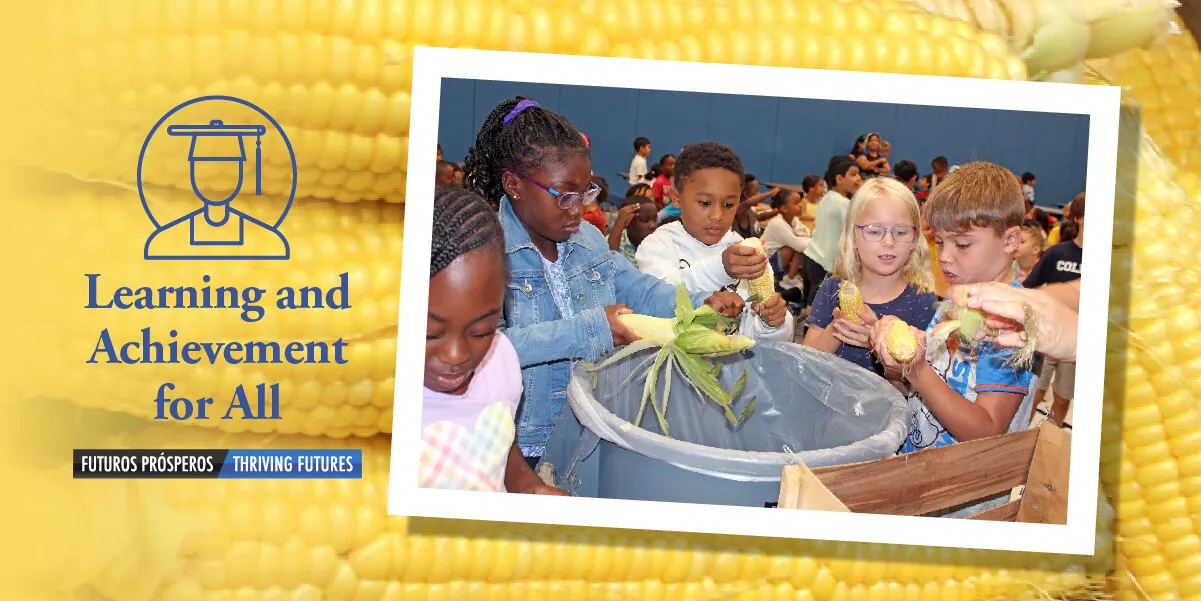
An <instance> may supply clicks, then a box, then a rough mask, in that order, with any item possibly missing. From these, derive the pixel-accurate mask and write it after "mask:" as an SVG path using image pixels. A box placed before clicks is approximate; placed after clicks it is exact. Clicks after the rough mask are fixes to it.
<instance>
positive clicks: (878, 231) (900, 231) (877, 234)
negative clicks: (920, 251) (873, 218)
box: [855, 224, 917, 244]
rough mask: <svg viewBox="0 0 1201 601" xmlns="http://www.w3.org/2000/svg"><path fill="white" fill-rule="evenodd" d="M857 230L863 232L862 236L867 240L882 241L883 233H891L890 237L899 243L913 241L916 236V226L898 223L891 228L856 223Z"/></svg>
mask: <svg viewBox="0 0 1201 601" xmlns="http://www.w3.org/2000/svg"><path fill="white" fill-rule="evenodd" d="M855 227H857V228H859V232H860V233H862V234H863V238H864V239H865V240H867V241H868V242H882V241H883V240H884V236H885V234H888V233H889V232H891V233H892V239H893V240H894V241H896V242H898V243H900V244H908V243H910V242H913V240H914V238H916V237H917V226H915V225H898V226H895V227H892V228H886V227H884V226H882V225H876V224H872V225H856V226H855Z"/></svg>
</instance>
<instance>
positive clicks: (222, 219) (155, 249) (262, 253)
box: [139, 97, 296, 260]
mask: <svg viewBox="0 0 1201 601" xmlns="http://www.w3.org/2000/svg"><path fill="white" fill-rule="evenodd" d="M210 99H220V100H230V101H233V102H237V103H239V104H242V105H245V106H249V107H251V108H253V109H255V110H256V111H258V112H259V113H261V114H262V115H263V116H264V117H266V118H267V119H268V120H269V121H271V123H272V124H273V125H275V128H276V129H277V130H278V133H279V134H280V135H281V136H283V131H282V130H280V129H279V125H278V124H277V123H276V122H275V121H274V120H273V119H271V118H270V116H268V115H267V114H266V113H263V112H262V110H261V109H258V107H254V106H253V105H251V104H249V103H247V102H245V101H242V100H238V99H236V98H228V97H212V98H209V97H206V98H198V99H196V100H193V101H190V102H187V103H184V104H183V105H180V106H179V107H176V109H174V110H173V111H171V113H168V114H167V115H166V116H165V117H163V118H162V120H160V121H159V123H158V124H157V125H156V126H155V128H154V130H152V131H151V133H150V136H149V137H147V145H149V142H150V139H151V138H152V137H153V136H154V133H155V131H157V129H158V127H159V126H161V125H162V124H163V122H164V121H166V119H167V118H168V117H170V116H171V114H172V113H174V112H176V111H178V110H179V109H181V108H183V107H184V106H187V105H189V104H192V103H194V102H198V101H201V100H210ZM267 129H268V128H267V127H265V126H263V125H256V124H237V123H225V122H224V121H222V120H220V119H212V120H209V121H208V123H199V124H179V125H170V126H168V127H167V135H168V136H172V137H186V138H191V140H190V142H189V144H188V154H187V157H186V160H187V161H188V163H189V173H188V177H189V179H190V182H191V186H192V191H193V192H194V193H195V194H196V196H197V197H198V201H199V202H198V204H199V207H198V208H197V209H196V210H195V211H192V212H190V213H188V214H187V215H184V216H183V217H181V218H179V219H175V220H174V221H171V222H170V223H166V224H163V225H161V226H158V222H157V221H155V220H154V216H153V215H149V213H150V209H149V207H148V206H147V213H148V215H149V216H150V218H151V221H153V222H155V225H156V226H158V228H157V229H156V230H155V232H154V233H153V234H151V235H150V237H149V238H148V239H147V240H146V247H145V258H146V259H152V260H153V259H157V260H178V259H287V258H288V257H289V255H290V250H289V247H288V241H287V240H286V239H285V238H284V236H283V235H282V234H281V233H280V232H279V231H278V229H277V226H278V225H279V224H278V223H277V224H275V225H270V224H267V223H264V222H262V221H260V220H258V219H256V218H255V217H252V216H251V215H248V214H246V213H245V212H243V211H241V210H238V208H237V207H236V206H234V205H236V204H237V197H238V194H239V193H240V192H242V187H243V183H244V180H245V178H246V174H245V168H246V167H247V165H246V162H247V158H248V154H249V152H248V151H249V149H248V148H247V146H248V145H249V144H250V143H251V138H253V144H254V151H253V152H254V195H255V196H262V195H263V174H262V163H263V143H262V139H263V136H265V135H267ZM284 142H285V144H286V145H287V146H288V152H289V153H291V152H292V149H291V144H289V143H287V138H286V137H284ZM145 152H146V150H145V148H143V153H145ZM184 158H185V157H179V160H183V159H184ZM291 158H292V167H293V174H292V175H293V187H294V186H295V177H296V172H295V168H296V167H295V166H296V162H295V156H294V155H293V156H292V157H291ZM172 160H175V159H172ZM213 163H224V164H232V165H233V166H234V167H235V168H236V170H237V178H238V179H237V183H236V184H235V185H234V187H233V192H232V193H230V194H228V196H225V197H224V198H209V197H208V195H206V193H205V192H204V191H202V189H201V186H200V185H199V184H203V183H204V182H197V180H196V169H197V166H200V165H204V164H213ZM140 170H141V164H140V162H139V192H141V172H140ZM181 183H182V182H181ZM293 192H294V190H293ZM223 195H224V193H223ZM143 202H145V195H144V193H143ZM288 205H289V207H290V205H291V199H290V198H289V203H288ZM285 215H286V209H285ZM282 220H283V216H281V217H280V221H281V222H282Z"/></svg>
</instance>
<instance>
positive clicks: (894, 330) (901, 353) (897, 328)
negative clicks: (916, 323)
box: [884, 319, 917, 363]
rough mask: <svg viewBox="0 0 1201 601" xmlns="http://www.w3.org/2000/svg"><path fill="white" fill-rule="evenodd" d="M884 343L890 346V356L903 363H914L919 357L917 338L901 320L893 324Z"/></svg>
mask: <svg viewBox="0 0 1201 601" xmlns="http://www.w3.org/2000/svg"><path fill="white" fill-rule="evenodd" d="M884 342H885V344H887V345H888V354H890V355H892V358H893V359H896V360H897V361H900V362H902V363H906V362H909V361H912V360H913V357H914V356H915V355H917V338H915V337H914V336H913V331H912V330H910V329H909V324H907V323H905V322H904V321H901V320H900V319H898V320H896V321H894V322H892V327H890V328H888V334H887V335H886V336H885V338H884Z"/></svg>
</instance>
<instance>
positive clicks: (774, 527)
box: [388, 47, 1120, 555]
mask: <svg viewBox="0 0 1201 601" xmlns="http://www.w3.org/2000/svg"><path fill="white" fill-rule="evenodd" d="M413 60H414V62H413V88H412V104H411V118H410V128H409V148H410V149H416V150H410V152H409V156H408V166H407V173H409V174H431V175H432V174H433V173H434V170H435V162H436V158H435V156H434V152H433V149H434V148H435V146H436V144H437V143H438V121H439V109H440V95H441V87H442V85H441V84H442V80H443V78H452V79H475V80H489V81H508V82H523V83H531V84H533V83H549V84H562V85H576V86H596V87H608V88H630V87H631V86H630V85H629V74H630V73H650V72H653V73H655V74H656V75H655V77H654V78H648V79H646V80H645V83H641V84H640V85H639V86H638V89H644V90H670V91H692V92H707V93H716V94H738V95H744V96H772V97H790V98H810V99H822V100H844V101H861V102H875V103H889V104H902V105H924V106H935V107H965V108H980V109H1000V110H1017V111H1033V112H1043V113H1069V114H1076V115H1088V116H1089V117H1090V119H1089V138H1088V169H1087V176H1086V177H1087V188H1086V189H1087V193H1088V201H1089V205H1090V215H1092V217H1091V218H1090V228H1089V240H1088V242H1089V243H1088V245H1087V246H1086V247H1085V248H1084V265H1085V266H1086V267H1085V268H1084V269H1083V274H1082V280H1081V286H1082V289H1081V295H1080V296H1081V301H1080V312H1079V315H1080V326H1079V344H1078V348H1079V353H1078V356H1077V363H1078V365H1079V366H1080V368H1079V372H1080V373H1089V374H1102V373H1104V368H1105V352H1106V351H1105V349H1106V330H1107V321H1108V310H1109V290H1110V287H1109V284H1110V270H1111V265H1110V263H1111V252H1110V248H1111V246H1112V239H1113V228H1112V215H1113V212H1114V190H1115V180H1116V169H1117V155H1118V128H1119V113H1120V110H1119V107H1120V90H1119V89H1118V88H1116V87H1109V86H1093V85H1073V84H1059V83H1034V82H1019V81H1001V80H988V79H969V78H952V77H930V76H911V75H893V74H879V73H860V72H845V71H827V70H810V69H786V68H776V67H758V66H741V65H721V64H706V63H689V62H672V61H649V60H640V59H616V58H600V57H578V56H565V55H554V54H535V53H519V52H501V51H481V50H467V49H450V48H429V47H418V48H415V49H414V57H413ZM539 73H544V74H554V75H553V76H547V77H545V78H541V79H539V78H535V77H534V74H539ZM747 81H755V82H756V85H755V86H753V88H754V89H753V91H747V86H745V85H744V84H745V82H747ZM421 149H428V150H426V151H422V150H421ZM433 194H434V183H433V177H424V176H418V177H409V178H408V181H407V188H406V198H408V199H410V202H408V203H407V204H406V207H405V221H406V226H407V227H406V228H405V240H404V259H405V260H404V266H403V274H402V276H401V292H400V310H399V316H398V319H399V322H398V323H407V324H416V323H420V322H421V321H422V317H421V316H422V315H423V314H424V313H425V312H426V311H427V308H428V295H429V278H428V269H427V268H428V266H429V261H430V248H431V228H430V224H431V221H432V216H433V210H432V203H431V202H425V201H421V199H430V198H433ZM1102 216H1104V217H1106V219H1105V220H1101V219H1100V217H1102ZM1101 221H1107V222H1108V223H1110V227H1098V225H1097V224H1098V223H1100V222H1101ZM420 332H421V328H420V327H409V328H402V329H401V330H400V332H399V333H398V336H399V341H398V346H397V353H396V387H395V408H394V416H393V430H392V461H391V474H390V483H389V493H388V513H389V514H392V515H406V516H416V517H436V518H458V519H469V520H488V521H503V522H520V523H537V524H554V525H566V526H583V527H610V528H623V529H644V530H656V531H675V532H693V533H709V534H730V535H748V536H764V537H785V538H800V539H821V540H833V541H847V542H868V543H889V544H921V545H930V546H941V547H959V548H973V549H989V550H998V551H1032V552H1041V553H1061V554H1075V555H1093V554H1094V552H1095V550H1094V540H1095V535H1096V526H1095V522H1096V513H1097V492H1098V486H1099V463H1100V446H1101V415H1102V409H1101V407H1102V394H1103V387H1104V379H1103V378H1100V377H1086V378H1077V380H1076V394H1075V399H1076V400H1077V401H1079V402H1076V403H1074V407H1073V424H1072V425H1073V428H1072V432H1073V435H1072V446H1071V466H1070V476H1069V486H1070V491H1071V493H1070V496H1069V499H1068V519H1067V524H1066V525H1047V524H1028V523H1016V522H989V521H976V520H957V519H947V518H930V517H908V516H890V515H874V514H856V513H834V512H813V511H803V510H797V511H781V510H777V509H767V508H755V507H729V506H713V505H700V504H683V503H662V502H646V501H627V500H610V499H592V498H579V497H551V496H536V495H516V494H504V493H493V494H488V493H480V492H472V491H453V490H435V489H423V488H420V487H419V486H418V484H417V482H418V480H417V472H418V467H417V466H418V460H419V453H420V439H421V435H420V432H421V425H420V424H421V401H420V399H421V398H422V388H421V382H422V381H423V365H424V351H423V348H424V347H423V345H422V344H420V342H419V336H420Z"/></svg>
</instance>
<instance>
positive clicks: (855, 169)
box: [422, 97, 1084, 516]
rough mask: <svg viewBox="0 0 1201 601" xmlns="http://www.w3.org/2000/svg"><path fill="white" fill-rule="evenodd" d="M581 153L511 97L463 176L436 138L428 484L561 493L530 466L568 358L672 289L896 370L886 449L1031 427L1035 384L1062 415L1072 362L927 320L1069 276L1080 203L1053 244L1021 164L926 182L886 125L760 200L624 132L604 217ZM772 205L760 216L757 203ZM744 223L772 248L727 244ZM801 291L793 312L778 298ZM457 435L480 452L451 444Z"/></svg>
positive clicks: (956, 170) (735, 180)
mask: <svg viewBox="0 0 1201 601" xmlns="http://www.w3.org/2000/svg"><path fill="white" fill-rule="evenodd" d="M590 150H591V149H590V148H589V146H588V143H587V140H586V139H585V138H583V137H582V135H581V134H580V132H579V131H577V130H576V129H575V128H574V127H573V126H572V124H571V123H570V122H568V120H567V119H565V118H564V117H563V116H561V115H559V114H556V113H554V112H552V111H549V110H547V109H545V108H543V107H541V106H539V105H538V104H537V103H536V102H535V101H533V100H531V99H527V98H522V97H518V98H513V99H510V100H507V101H505V102H503V103H501V104H500V105H498V106H497V107H496V108H495V109H494V110H493V111H492V112H491V113H490V114H489V116H488V118H487V120H486V121H485V122H484V124H483V126H482V127H481V128H480V130H479V132H478V134H477V137H476V141H475V146H474V148H473V150H472V152H470V153H469V155H468V157H467V159H466V162H465V164H464V165H463V167H462V170H463V175H462V176H461V177H460V178H459V179H456V176H455V174H454V173H455V172H454V165H453V164H449V163H445V162H444V161H442V159H441V148H439V163H438V174H437V185H438V192H437V198H436V199H435V203H436V208H435V211H434V214H435V229H434V238H433V256H434V259H433V261H432V264H431V268H430V277H431V286H430V291H431V292H430V309H429V316H428V321H427V343H426V351H427V358H426V379H425V389H426V392H425V400H424V402H425V409H424V410H423V422H424V425H425V427H426V434H425V438H424V441H425V445H426V446H425V452H424V455H423V457H424V458H425V460H424V462H423V465H425V464H426V463H428V464H429V465H430V466H431V467H429V469H425V468H424V467H423V472H422V474H423V482H425V483H427V484H428V485H438V486H448V487H458V488H477V489H487V490H507V491H509V492H532V493H536V494H564V493H562V492H561V491H559V490H557V489H555V488H553V487H552V486H550V485H548V484H546V483H545V482H543V480H541V479H539V478H538V476H537V475H536V473H535V471H534V468H535V467H536V466H537V464H538V461H539V458H540V457H541V456H542V455H543V453H544V452H545V450H546V445H547V442H548V440H549V438H550V434H551V430H552V429H553V427H554V425H555V423H556V422H557V420H558V418H559V415H560V413H561V412H562V411H563V410H564V409H565V408H566V407H567V405H566V395H567V385H568V381H569V379H570V377H571V370H572V368H573V366H574V365H575V363H576V362H577V361H580V360H587V361H598V360H601V359H603V358H605V357H607V356H609V355H610V354H611V353H612V352H613V350H614V349H615V348H616V347H619V346H622V345H625V344H628V343H630V342H632V341H634V340H635V339H636V336H635V334H634V333H633V332H631V331H630V330H629V329H628V328H626V327H625V326H624V325H623V324H622V322H621V321H620V320H619V319H617V317H618V316H619V315H621V314H623V313H628V312H631V311H634V312H637V313H640V314H645V315H654V316H662V317H670V316H672V315H673V314H674V308H675V296H676V292H675V291H676V285H677V284H679V283H684V284H686V285H687V288H688V290H689V292H690V294H691V296H692V298H691V301H692V302H693V304H694V305H696V306H700V305H701V304H709V305H711V306H712V307H713V308H714V309H715V310H717V311H718V312H720V313H722V314H723V315H727V316H729V317H734V318H740V319H738V320H736V322H737V324H738V326H737V327H738V333H740V334H741V335H744V336H749V337H752V338H755V339H759V340H772V341H780V342H793V343H796V342H798V341H799V343H800V344H803V345H805V346H809V347H812V348H814V349H817V350H820V351H822V352H826V353H831V354H834V355H837V356H839V357H841V358H843V359H845V360H847V361H849V362H851V363H853V364H856V365H859V366H861V367H862V368H863V369H866V370H869V371H871V372H874V373H876V374H878V375H879V376H880V377H882V378H884V379H886V380H887V381H889V382H890V383H891V384H892V385H893V386H895V387H896V388H897V389H898V390H900V391H901V392H902V393H903V394H904V395H905V396H906V398H907V399H908V403H909V406H910V413H911V416H910V420H909V422H910V423H909V427H910V431H909V434H908V436H907V438H906V440H905V442H904V444H903V445H902V446H901V448H899V449H898V451H897V452H898V453H908V452H914V451H918V450H921V449H925V448H930V447H936V446H943V445H948V444H954V443H956V442H959V441H966V440H973V439H978V438H983V437H988V436H995V435H999V434H1004V433H1007V432H1013V431H1016V430H1018V429H1022V428H1026V427H1028V426H1029V424H1030V423H1031V416H1032V415H1033V414H1034V413H1035V405H1036V404H1037V403H1038V402H1039V401H1041V400H1042V397H1043V395H1045V394H1047V391H1048V389H1050V390H1051V391H1052V392H1053V395H1054V403H1053V406H1052V408H1051V410H1050V412H1049V413H1050V418H1051V419H1055V420H1056V423H1060V424H1062V417H1063V413H1064V410H1065V406H1064V405H1066V403H1067V402H1069V401H1070V399H1071V397H1072V392H1071V391H1072V387H1073V377H1074V373H1073V370H1072V369H1071V366H1070V365H1069V364H1064V363H1062V362H1059V363H1057V362H1053V361H1044V362H1042V364H1041V365H1039V366H1035V367H1033V368H1031V367H1026V366H1010V365H1009V364H1008V363H1006V361H1005V359H1006V358H1007V357H1008V356H1009V354H1010V353H1012V352H1014V351H1013V350H1012V349H1009V348H1002V347H999V346H994V345H992V344H990V343H988V342H979V343H977V344H974V345H967V344H963V343H961V342H959V341H958V340H957V339H956V338H954V337H952V338H949V339H947V340H935V339H934V338H933V337H932V334H933V332H934V330H935V327H936V326H937V325H938V324H940V323H941V322H943V321H944V320H945V319H947V318H948V316H947V315H945V313H944V310H943V309H942V308H941V307H942V306H941V305H940V303H939V300H940V297H941V296H942V292H943V291H941V290H939V285H940V284H944V283H945V284H947V285H952V286H954V285H968V284H975V283H982V282H1001V283H1004V284H1008V285H1012V286H1018V287H1020V286H1023V285H1024V286H1027V287H1036V286H1041V285H1044V284H1047V283H1054V282H1065V281H1069V280H1071V279H1073V278H1078V277H1079V273H1080V270H1079V266H1080V262H1081V254H1082V253H1081V243H1082V241H1083V235H1084V234H1083V229H1084V228H1083V218H1084V196H1083V195H1080V196H1079V197H1077V199H1076V200H1075V201H1073V203H1072V205H1071V206H1070V207H1069V208H1068V210H1067V211H1066V214H1065V220H1064V222H1063V223H1062V224H1061V225H1060V226H1059V227H1058V229H1057V230H1056V232H1055V233H1056V235H1058V236H1059V237H1060V238H1061V239H1063V240H1064V242H1060V243H1058V244H1055V245H1050V244H1049V242H1050V240H1051V238H1050V237H1049V236H1048V233H1049V232H1048V231H1047V230H1046V228H1044V227H1043V225H1042V224H1040V223H1039V222H1038V221H1037V220H1035V219H1034V218H1033V215H1034V213H1033V211H1034V209H1033V208H1032V204H1033V185H1034V181H1035V180H1034V176H1033V175H1032V174H1029V173H1027V174H1024V175H1023V176H1021V177H1017V176H1015V175H1014V174H1013V173H1012V172H1010V171H1008V170H1007V169H1005V168H1003V167H1000V166H998V165H994V164H991V163H986V162H972V163H968V164H965V165H962V166H954V167H950V166H949V164H948V163H949V162H948V161H947V159H946V158H945V157H938V158H936V159H935V160H934V161H932V163H931V168H932V172H931V173H929V174H926V175H922V174H920V173H919V171H918V168H917V165H916V164H915V163H913V162H912V161H908V160H902V161H899V162H897V163H896V164H895V165H894V164H893V163H891V161H890V159H889V154H890V151H891V145H890V144H888V143H887V142H885V141H882V140H881V137H880V135H879V134H878V133H871V134H867V135H865V136H862V137H860V139H859V140H856V143H855V145H854V147H853V150H852V152H851V153H849V154H847V155H837V156H834V157H831V159H830V161H829V163H828V164H827V165H826V169H825V173H824V175H823V176H820V177H819V176H817V175H809V176H806V177H805V178H804V179H803V182H802V184H801V190H800V192H797V191H795V190H791V189H774V188H773V189H771V190H769V191H767V192H760V191H759V188H760V185H759V183H758V182H757V181H756V179H755V177H754V175H751V174H748V173H747V172H746V170H745V168H744V165H743V163H742V161H741V159H740V158H739V157H738V155H737V154H735V153H734V151H733V150H731V149H730V148H729V147H727V146H724V145H722V144H719V143H716V142H711V141H704V142H697V143H694V144H690V145H688V146H685V147H684V148H683V149H681V150H680V151H679V152H678V153H677V154H665V155H663V156H662V157H661V158H660V159H659V162H658V163H655V164H653V165H649V166H648V165H647V163H646V159H647V157H648V156H649V155H650V152H651V141H650V140H649V139H647V138H645V137H638V138H637V139H635V141H634V151H635V155H634V158H633V160H632V161H631V165H630V172H629V179H628V183H629V184H630V186H629V189H628V190H627V191H626V193H625V198H624V200H623V201H621V202H620V203H619V204H620V209H619V210H618V211H617V212H616V213H615V214H610V216H609V217H606V215H605V214H604V211H602V210H601V209H600V207H601V205H604V204H605V199H606V197H607V196H608V192H609V191H608V186H607V184H606V183H605V181H604V179H603V178H600V177H598V176H595V175H594V174H593V173H592V164H591V152H590ZM448 169H449V172H448V171H447V170H448ZM764 201H767V202H770V205H771V208H770V209H769V210H763V211H760V210H757V209H756V205H759V204H760V203H762V202H764ZM612 204H618V203H612ZM751 237H755V238H759V239H761V241H762V243H763V247H764V250H765V251H766V254H767V256H766V257H765V256H764V255H763V254H761V253H760V252H758V251H757V250H755V249H753V248H751V247H748V246H746V245H743V244H740V243H741V242H742V241H743V240H745V239H746V238H751ZM769 258H770V260H769ZM773 263H775V264H776V265H777V267H774V268H773V266H772V264H773ZM767 270H772V273H773V274H774V275H775V276H776V277H777V279H778V292H777V293H775V294H773V295H772V296H771V297H769V298H766V299H763V298H752V297H751V295H750V291H749V286H748V282H749V281H750V280H753V279H755V278H757V277H759V276H760V275H762V274H763V273H765V272H766V271H767ZM847 284H853V285H854V287H855V288H857V289H858V291H859V293H860V294H861V295H862V299H863V309H862V310H861V311H859V312H858V314H857V315H843V314H842V310H841V308H840V302H839V299H840V294H842V292H841V290H842V289H843V287H844V285H847ZM794 289H795V290H799V292H798V293H797V294H798V297H797V299H796V302H795V303H793V304H794V306H793V307H792V310H790V307H789V304H790V303H786V302H785V300H784V297H783V296H781V294H780V292H787V291H789V290H794ZM895 320H902V321H904V322H905V323H906V324H909V326H910V327H911V329H912V331H913V333H914V336H915V338H916V339H917V340H918V346H919V352H918V353H917V355H916V356H915V357H914V358H913V360H912V361H909V362H907V363H905V364H901V363H898V362H897V361H896V360H894V359H893V358H892V357H891V356H890V355H889V354H888V353H887V352H886V351H884V349H885V337H886V334H887V332H888V330H889V327H890V326H891V325H892V324H893V323H894V322H895ZM969 346H970V348H969ZM1048 382H1050V383H1051V384H1052V385H1051V386H1048ZM567 410H568V411H570V409H569V408H568V409H567ZM473 426H474V429H473ZM484 426H486V427H484ZM452 435H454V436H460V437H462V436H474V438H475V442H476V443H477V444H475V445H467V446H464V445H463V444H461V443H457V442H455V440H453V438H454V436H452ZM483 443H487V444H483ZM464 448H471V449H474V454H475V455H478V456H475V455H473V456H471V457H463V456H461V455H462V454H463V451H462V449H464ZM452 456H453V457H452ZM448 457H451V459H449V460H448V459H447V458H448ZM435 467H436V468H437V469H435ZM441 472H447V473H441ZM448 473H449V475H448ZM982 507H983V506H979V505H978V506H973V507H972V508H968V509H971V510H973V511H978V510H980V509H981V508H982ZM965 511H967V509H961V510H960V511H958V512H955V513H950V514H948V515H953V516H958V515H963V514H964V512H965Z"/></svg>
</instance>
